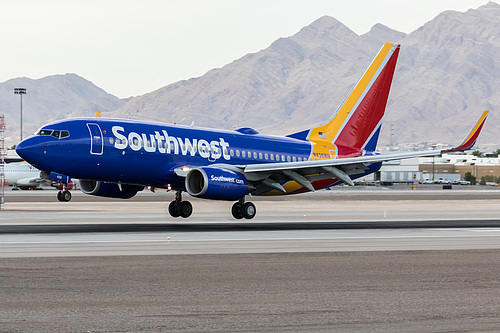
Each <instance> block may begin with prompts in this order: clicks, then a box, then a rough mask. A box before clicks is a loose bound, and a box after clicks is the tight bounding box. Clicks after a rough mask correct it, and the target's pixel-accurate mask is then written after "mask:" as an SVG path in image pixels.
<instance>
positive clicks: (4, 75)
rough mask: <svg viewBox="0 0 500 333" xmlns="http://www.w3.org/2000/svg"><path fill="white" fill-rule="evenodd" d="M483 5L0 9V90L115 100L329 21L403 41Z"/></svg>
mask: <svg viewBox="0 0 500 333" xmlns="http://www.w3.org/2000/svg"><path fill="white" fill-rule="evenodd" d="M487 3H488V1H487V0H481V1H479V0H411V1H410V0H377V1H373V0H356V1H345V0H246V1H243V0H209V1H207V0H176V1H174V0H0V43H1V44H0V45H2V47H1V50H2V52H0V63H1V64H2V66H1V70H0V82H4V81H7V80H9V79H12V78H18V77H29V78H31V79H39V78H42V77H45V76H49V75H55V74H65V73H75V74H78V75H80V76H82V77H84V78H85V79H87V80H89V81H91V82H92V83H94V84H95V85H97V86H98V87H100V88H102V89H104V90H105V91H106V92H108V93H110V94H113V95H115V96H117V97H120V98H127V97H131V96H138V95H143V94H145V93H149V92H152V91H154V90H156V89H159V88H161V87H164V86H166V85H168V84H171V83H174V82H177V81H180V80H186V79H189V78H192V77H199V76H202V75H204V74H205V73H206V72H208V71H209V70H211V69H213V68H220V67H222V66H224V65H226V64H228V63H230V62H232V61H234V60H237V59H239V58H241V57H243V56H244V55H246V54H248V53H255V52H258V51H260V50H262V49H265V48H267V47H268V46H269V45H270V44H271V43H272V42H274V41H275V40H277V39H278V38H280V37H289V36H292V35H294V34H295V33H297V32H298V31H299V30H300V29H301V28H303V27H305V26H307V25H309V24H310V23H312V22H313V21H315V20H316V19H318V18H320V17H322V16H324V15H329V16H332V17H334V18H336V19H337V20H339V21H340V22H342V23H343V24H345V25H346V26H347V27H349V28H350V29H351V30H353V31H354V32H356V33H357V34H358V35H361V34H364V33H366V32H368V31H369V30H370V28H371V27H372V26H373V25H375V24H377V23H382V24H384V25H386V26H388V27H390V28H392V29H395V30H398V31H401V32H405V33H410V32H412V31H414V30H416V29H418V28H419V27H420V26H422V25H424V24H425V23H426V22H428V21H430V20H432V19H433V18H434V17H436V16H437V15H438V14H439V13H441V12H443V11H445V10H456V11H461V12H464V11H467V10H468V9H470V8H473V9H476V8H477V7H479V6H482V5H485V4H487Z"/></svg>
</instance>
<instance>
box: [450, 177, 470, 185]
mask: <svg viewBox="0 0 500 333" xmlns="http://www.w3.org/2000/svg"><path fill="white" fill-rule="evenodd" d="M452 184H453V185H470V184H471V183H470V181H468V180H465V179H463V178H460V179H455V180H454V181H453V182H452Z"/></svg>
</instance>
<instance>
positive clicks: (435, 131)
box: [0, 2, 500, 149]
mask: <svg viewBox="0 0 500 333" xmlns="http://www.w3.org/2000/svg"><path fill="white" fill-rule="evenodd" d="M497 17H500V6H499V5H498V4H496V3H494V2H490V3H488V4H487V5H485V6H481V7H479V8H478V9H474V10H472V9H471V10H469V11H467V12H465V13H460V12H455V11H446V12H443V13H441V14H440V15H438V16H437V17H436V18H434V19H433V20H431V21H429V22H427V23H425V24H424V25H423V26H422V27H420V28H419V29H417V30H415V31H414V32H412V33H410V34H404V33H401V32H398V31H395V30H393V29H390V28H388V27H386V26H384V25H382V24H377V25H375V26H374V27H373V28H372V29H371V30H370V31H369V32H368V33H366V34H364V35H361V36H359V35H357V34H356V33H354V32H353V31H352V30H350V29H349V28H348V27H346V26H345V25H343V24H342V23H341V22H339V21H338V20H336V19H334V18H332V17H329V16H324V17H321V18H319V19H318V20H316V21H315V22H313V23H311V24H310V25H309V26H306V27H304V28H303V29H301V30H300V31H299V32H298V33H297V34H295V35H293V36H291V37H288V38H280V39H278V40H277V41H275V42H274V43H272V44H271V45H270V46H269V47H268V48H267V49H264V50H262V51H259V52H256V53H252V54H247V55H245V56H244V57H242V58H240V59H238V60H235V61H233V62H232V63H230V64H227V65H226V66H224V67H222V68H218V69H213V70H211V71H209V72H207V73H206V74H205V75H203V76H201V77H198V78H192V79H189V80H184V81H179V82H176V83H174V84H171V85H168V86H165V87H163V88H161V89H158V90H156V91H153V92H151V93H149V94H145V95H142V96H138V97H135V98H131V99H130V100H128V101H124V100H119V99H118V98H116V97H115V96H112V95H109V94H107V93H106V92H104V91H102V89H99V88H98V87H95V86H94V85H93V84H91V83H90V82H88V81H86V80H84V79H82V78H79V79H78V80H77V79H76V75H74V74H68V75H66V76H68V77H66V76H56V77H49V78H52V80H56V79H58V80H60V84H58V85H57V84H55V83H54V84H52V83H50V82H48V81H47V82H45V81H44V82H42V80H44V79H40V80H32V81H33V82H36V83H37V84H38V83H39V85H36V86H34V85H33V86H31V87H28V85H29V84H30V83H33V82H30V81H26V80H28V79H15V80H9V81H7V82H4V83H0V108H1V109H2V110H12V111H10V112H7V111H4V112H5V113H6V121H7V123H8V128H16V126H17V127H18V123H17V121H18V120H17V119H18V110H19V104H18V103H19V99H18V98H16V96H13V87H14V86H15V85H19V86H25V87H27V88H28V95H25V98H26V102H25V103H24V107H25V112H24V114H25V119H27V120H26V126H25V132H26V131H27V130H28V129H32V131H33V130H34V129H36V128H37V127H39V126H40V125H42V124H43V123H45V122H47V121H49V120H52V119H58V118H63V117H68V116H83V115H86V116H88V115H93V114H94V113H95V110H97V109H102V110H103V116H106V117H120V118H135V119H144V120H157V121H163V122H171V123H181V124H190V123H191V122H192V121H195V124H196V125H197V126H205V127H214V128H235V127H239V126H250V127H254V128H256V129H258V130H259V131H261V132H263V133H270V134H283V135H284V134H289V133H292V132H295V131H299V130H302V129H306V128H309V127H311V126H314V125H318V124H321V123H323V122H324V121H326V120H328V119H330V118H331V117H332V115H333V114H334V113H335V111H336V110H337V108H338V106H339V105H340V104H341V103H342V101H343V99H344V98H345V96H346V95H347V94H348V92H349V91H350V89H351V88H352V87H353V85H354V84H355V83H356V81H357V80H358V78H359V77H360V76H361V75H362V73H363V71H364V70H365V68H366V67H367V66H368V64H369V63H370V61H371V60H372V59H373V57H374V56H375V54H376V53H377V51H378V49H379V48H380V47H381V46H382V44H383V43H384V42H386V41H390V42H397V43H401V44H402V47H401V52H400V58H399V61H398V66H397V68H396V73H395V78H394V83H393V87H392V90H391V94H390V96H389V103H388V108H387V113H386V117H385V118H384V125H383V126H382V133H381V138H380V145H389V144H391V143H392V144H400V148H406V149H408V148H418V144H419V143H422V142H427V143H428V144H435V143H442V144H444V145H453V144H457V143H459V142H460V141H461V140H462V139H463V138H464V137H465V135H466V134H467V133H468V132H469V131H470V129H471V126H472V125H473V123H474V121H475V119H476V118H478V117H479V115H480V114H481V112H482V111H483V110H485V109H491V110H492V111H494V109H495V107H496V106H497V105H499V103H500V92H499V91H500V63H499V61H500V60H499V57H498V55H499V54H500V39H499V38H498V36H500V21H498V20H497V19H496V18H497ZM45 79H48V78H45ZM16 80H17V81H16ZM23 80H24V81H23ZM38 81H40V82H38ZM84 81H86V82H84ZM87 90H88V92H87ZM30 93H31V95H30ZM35 94H36V95H35ZM35 97H36V98H35ZM23 98H24V97H23ZM28 98H32V99H31V100H28ZM7 100H8V102H6V101H7ZM498 120H499V117H497V116H496V114H495V113H494V112H491V114H490V117H489V120H488V121H487V123H486V125H485V128H484V133H483V134H482V136H481V137H480V140H479V142H478V144H480V146H482V147H487V149H493V148H494V149H496V148H498V147H499V146H500V139H499V138H498V136H497V135H496V123H497V122H498ZM10 124H13V125H10ZM12 133H15V130H14V131H13V132H12ZM12 135H13V136H15V135H14V134H12ZM402 144H412V146H408V145H406V146H403V145H402ZM424 146H425V144H424ZM420 148H422V145H420Z"/></svg>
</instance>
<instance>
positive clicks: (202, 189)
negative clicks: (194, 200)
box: [185, 167, 248, 201]
mask: <svg viewBox="0 0 500 333" xmlns="http://www.w3.org/2000/svg"><path fill="white" fill-rule="evenodd" d="M185 185H186V191H187V192H188V193H189V194H190V195H192V196H193V197H200V198H206V199H217V200H231V201H232V200H239V199H241V198H243V197H244V196H245V195H246V194H247V193H248V181H247V179H246V178H245V176H244V175H243V174H241V173H239V172H236V171H232V170H228V169H221V168H215V167H200V168H195V169H192V170H190V171H189V172H188V174H187V176H186V183H185Z"/></svg>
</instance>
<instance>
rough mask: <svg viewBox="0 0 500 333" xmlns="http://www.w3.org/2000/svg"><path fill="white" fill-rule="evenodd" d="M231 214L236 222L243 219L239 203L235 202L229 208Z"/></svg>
mask: <svg viewBox="0 0 500 333" xmlns="http://www.w3.org/2000/svg"><path fill="white" fill-rule="evenodd" d="M231 213H232V214H233V217H234V218H235V219H237V220H240V219H242V218H243V212H242V211H241V205H240V203H239V202H236V203H235V204H234V205H233V207H232V208H231Z"/></svg>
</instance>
